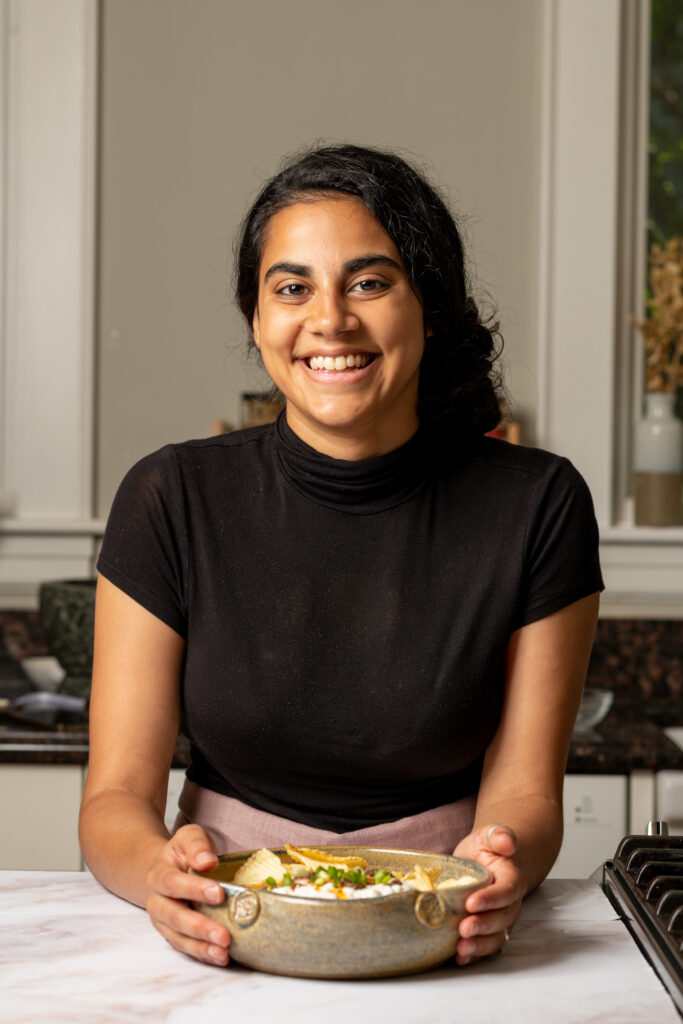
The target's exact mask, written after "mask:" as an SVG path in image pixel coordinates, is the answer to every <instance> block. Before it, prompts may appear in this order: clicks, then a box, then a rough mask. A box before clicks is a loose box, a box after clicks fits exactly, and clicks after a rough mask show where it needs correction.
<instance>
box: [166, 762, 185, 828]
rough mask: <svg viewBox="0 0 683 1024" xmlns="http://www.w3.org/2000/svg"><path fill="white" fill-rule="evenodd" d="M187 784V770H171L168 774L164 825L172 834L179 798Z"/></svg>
mask: <svg viewBox="0 0 683 1024" xmlns="http://www.w3.org/2000/svg"><path fill="white" fill-rule="evenodd" d="M184 783H185V769H184V768H171V770H170V772H169V773H168V793H167V795H166V813H165V815H164V824H165V826H166V828H167V829H168V831H169V832H170V831H171V829H172V828H173V824H174V822H175V819H176V815H177V813H178V797H179V796H180V791H181V790H182V788H183V785H184Z"/></svg>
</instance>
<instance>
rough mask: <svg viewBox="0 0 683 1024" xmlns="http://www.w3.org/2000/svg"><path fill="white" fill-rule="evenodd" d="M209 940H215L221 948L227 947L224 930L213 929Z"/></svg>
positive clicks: (216, 944) (215, 943)
mask: <svg viewBox="0 0 683 1024" xmlns="http://www.w3.org/2000/svg"><path fill="white" fill-rule="evenodd" d="M209 942H213V944H214V945H215V946H219V947H220V948H221V949H224V948H225V936H224V935H223V932H219V931H217V930H216V931H213V932H211V933H210V934H209Z"/></svg>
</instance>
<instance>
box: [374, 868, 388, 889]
mask: <svg viewBox="0 0 683 1024" xmlns="http://www.w3.org/2000/svg"><path fill="white" fill-rule="evenodd" d="M390 881H391V874H390V872H388V871H385V870H384V868H378V869H377V871H375V885H384V884H385V883H386V882H390Z"/></svg>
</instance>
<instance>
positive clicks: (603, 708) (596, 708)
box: [574, 686, 614, 737]
mask: <svg viewBox="0 0 683 1024" xmlns="http://www.w3.org/2000/svg"><path fill="white" fill-rule="evenodd" d="M613 702H614V693H613V692H612V690H603V689H600V687H597V686H587V687H586V689H585V690H584V691H583V696H582V697H581V704H580V705H579V713H578V715H577V716H576V723H575V725H574V736H578V737H581V736H588V735H590V734H591V733H592V732H593V729H594V728H595V726H596V725H599V724H600V722H602V720H603V718H605V717H606V715H607V712H608V711H609V709H610V708H611V707H612V704H613Z"/></svg>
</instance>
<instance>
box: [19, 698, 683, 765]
mask: <svg viewBox="0 0 683 1024" xmlns="http://www.w3.org/2000/svg"><path fill="white" fill-rule="evenodd" d="M596 732H597V735H598V737H599V738H598V739H597V740H585V739H574V740H573V741H572V745H571V750H570V752H569V761H568V765H567V771H568V772H570V773H571V774H580V775H592V774H596V775H622V774H624V773H628V772H630V771H632V770H633V769H636V768H646V769H651V770H653V771H660V770H662V769H665V768H670V769H677V770H681V771H683V751H681V750H679V748H678V747H677V746H676V745H675V744H674V743H672V742H671V740H670V739H669V738H668V737H667V736H666V735H665V733H664V732H663V731H662V728H661V727H660V726H659V725H657V724H654V723H653V722H652V721H648V720H646V718H645V716H643V717H642V718H641V720H639V721H636V720H618V719H617V720H615V716H614V713H611V714H610V716H609V717H608V718H607V719H606V721H605V722H604V723H603V724H602V725H600V726H598V729H597V730H596ZM87 761H88V732H87V729H84V728H82V727H74V726H64V727H59V726H57V727H55V728H54V729H48V728H45V727H42V728H40V729H31V728H29V727H27V726H26V725H24V724H21V725H19V724H13V723H10V722H9V721H6V722H5V723H4V724H3V722H2V719H1V718H0V763H14V764H87ZM188 761H189V744H188V741H187V739H186V738H185V737H184V736H179V737H178V743H177V744H176V750H175V755H174V758H173V767H174V768H184V767H186V766H187V764H188Z"/></svg>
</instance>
